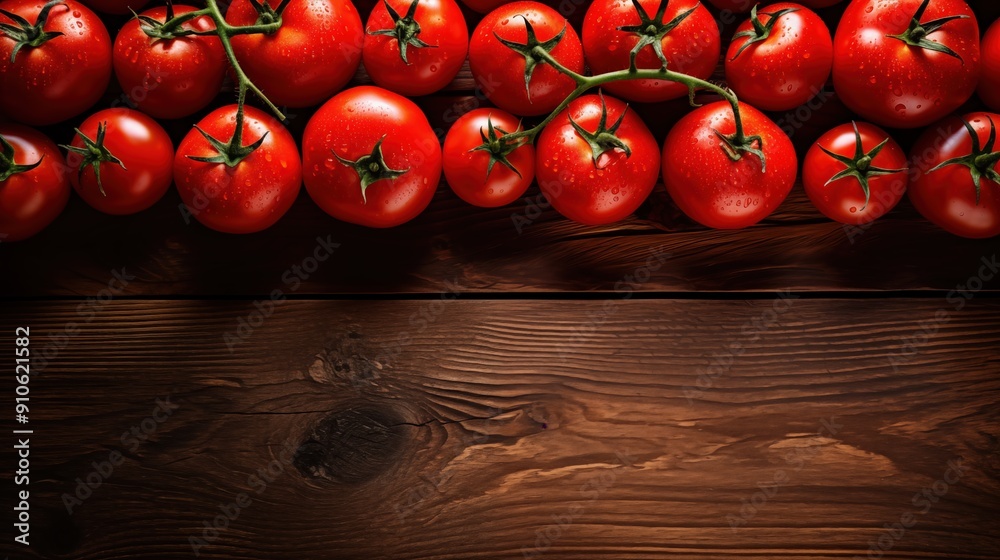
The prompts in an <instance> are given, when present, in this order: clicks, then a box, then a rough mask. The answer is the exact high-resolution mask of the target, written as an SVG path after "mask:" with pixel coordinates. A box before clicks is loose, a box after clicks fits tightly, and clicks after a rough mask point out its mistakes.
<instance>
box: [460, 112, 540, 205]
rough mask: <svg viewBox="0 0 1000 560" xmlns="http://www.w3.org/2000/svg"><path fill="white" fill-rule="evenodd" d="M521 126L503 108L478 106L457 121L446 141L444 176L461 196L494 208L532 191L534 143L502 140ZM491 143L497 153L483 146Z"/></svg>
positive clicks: (471, 202)
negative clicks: (512, 142) (508, 142)
mask: <svg viewBox="0 0 1000 560" xmlns="http://www.w3.org/2000/svg"><path fill="white" fill-rule="evenodd" d="M520 128H521V123H520V122H519V121H518V119H517V117H515V116H514V115H511V114H510V113H507V112H505V111H501V110H500V109H475V110H473V111H470V112H468V113H466V114H464V115H462V117H461V118H459V119H458V120H457V121H455V124H453V125H452V126H451V129H450V130H449V131H448V136H447V137H446V138H445V140H444V176H445V178H447V179H448V185H449V186H450V187H451V190H453V191H455V194H457V195H458V196H459V198H461V199H462V200H464V201H466V202H468V203H469V204H472V205H475V206H481V207H484V208H494V207H497V206H505V205H507V204H510V203H511V202H514V201H515V200H517V199H518V198H520V197H521V195H523V194H524V191H526V190H528V187H529V186H530V185H531V182H532V181H533V180H534V178H535V148H534V146H532V145H531V143H529V142H524V143H521V144H520V145H519V146H515V145H504V144H503V143H502V142H500V138H502V137H503V135H504V134H507V133H511V132H516V131H517V130H519V129H520ZM490 145H493V146H494V147H495V150H496V151H495V152H491V151H489V150H484V149H483V148H484V147H487V148H488V147H489V146H490Z"/></svg>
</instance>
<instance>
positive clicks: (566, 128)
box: [535, 95, 660, 225]
mask: <svg viewBox="0 0 1000 560" xmlns="http://www.w3.org/2000/svg"><path fill="white" fill-rule="evenodd" d="M605 103H606V107H605ZM537 160H538V161H537V162H536V163H535V168H536V169H537V170H538V171H537V173H538V185H539V187H540V188H541V189H542V192H543V193H545V198H546V199H548V201H549V202H550V203H551V204H552V206H553V208H555V209H556V210H557V211H558V212H559V213H560V214H562V215H563V216H566V217H567V218H569V219H571V220H574V221H577V222H580V223H583V224H587V225H602V224H610V223H613V222H617V221H620V220H623V219H625V218H626V217H627V216H629V215H630V214H632V213H633V212H635V210H636V209H637V208H638V207H639V205H641V204H642V203H643V202H644V201H645V200H646V198H647V197H648V196H649V193H651V192H653V187H654V186H655V185H656V179H657V177H659V174H660V149H659V145H658V144H657V142H656V139H655V138H653V134H652V133H651V132H649V129H648V128H646V125H645V124H644V123H643V122H642V119H640V118H639V116H638V115H636V114H635V111H633V110H632V109H629V107H628V105H626V104H625V103H623V102H622V101H619V100H617V99H614V98H610V97H607V98H603V97H601V96H597V95H586V96H583V97H580V98H579V99H576V100H574V101H573V102H572V103H570V105H569V107H567V108H566V110H564V111H563V112H561V113H559V115H558V116H557V117H556V118H555V119H554V120H553V121H552V122H551V123H549V124H548V125H547V126H546V127H545V129H544V130H543V131H542V133H541V135H540V136H539V137H538V156H537Z"/></svg>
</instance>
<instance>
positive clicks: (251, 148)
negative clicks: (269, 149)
mask: <svg viewBox="0 0 1000 560" xmlns="http://www.w3.org/2000/svg"><path fill="white" fill-rule="evenodd" d="M240 101H241V102H242V101H243V100H242V99H240ZM194 128H195V130H197V131H198V132H200V133H201V135H202V136H204V137H205V140H207V141H208V143H209V144H210V145H211V146H212V148H214V149H215V151H216V152H217V155H214V156H210V157H201V156H187V157H188V159H192V160H194V161H200V162H202V163H223V164H225V165H226V167H236V166H237V165H239V164H240V162H242V161H243V160H245V159H246V158H248V157H249V156H250V154H252V153H254V152H255V151H257V148H260V147H261V145H263V144H264V140H265V139H266V138H267V135H268V133H267V132H265V133H264V134H263V135H262V136H261V137H260V139H259V140H257V141H256V142H254V143H253V144H250V145H247V146H244V145H243V104H242V103H240V105H239V108H238V109H237V110H236V129H235V130H234V131H233V136H232V138H230V139H229V141H228V142H223V141H221V140H219V139H217V138H215V137H214V136H212V135H211V134H209V133H207V132H205V131H204V130H202V129H201V128H200V127H199V126H198V125H195V126H194Z"/></svg>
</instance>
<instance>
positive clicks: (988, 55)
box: [979, 19, 1000, 111]
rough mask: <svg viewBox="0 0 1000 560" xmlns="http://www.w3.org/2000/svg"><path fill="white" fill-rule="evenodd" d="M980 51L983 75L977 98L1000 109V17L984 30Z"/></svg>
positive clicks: (996, 109)
mask: <svg viewBox="0 0 1000 560" xmlns="http://www.w3.org/2000/svg"><path fill="white" fill-rule="evenodd" d="M982 52H983V75H982V77H981V78H980V80H979V98H980V99H982V100H983V103H985V104H986V106H987V107H989V108H990V109H993V110H994V111H1000V19H998V20H996V21H994V22H993V25H991V26H990V28H989V29H988V30H987V31H986V35H985V36H984V37H983V43H982Z"/></svg>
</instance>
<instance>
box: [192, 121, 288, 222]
mask: <svg viewBox="0 0 1000 560" xmlns="http://www.w3.org/2000/svg"><path fill="white" fill-rule="evenodd" d="M236 115H237V106H236V105H227V106H225V107H220V108H218V109H216V110H214V111H212V112H211V113H209V114H208V115H206V116H205V118H203V119H201V121H199V122H198V128H200V129H201V130H203V131H204V132H205V133H207V134H209V135H211V136H212V137H213V138H215V139H217V140H219V141H221V142H223V143H226V142H228V141H229V140H230V139H231V138H233V135H234V133H235V132H236ZM242 135H243V137H242V139H240V145H242V146H253V145H257V143H258V142H260V144H259V145H257V148H256V149H254V150H253V151H252V152H251V153H250V154H249V155H247V156H246V157H244V158H242V159H240V160H239V161H238V162H237V161H234V162H230V163H234V165H229V163H226V162H205V161H197V160H194V159H191V158H192V157H198V158H217V157H218V156H219V155H220V154H219V150H217V149H215V148H214V147H212V145H211V144H210V143H209V142H208V140H207V139H206V138H205V136H204V134H202V133H200V132H198V130H197V129H193V130H191V132H188V134H187V136H185V137H184V140H182V141H181V144H180V146H178V147H177V156H176V157H175V158H174V182H175V183H176V184H177V190H178V191H179V192H180V195H181V200H183V201H184V204H185V205H186V206H187V209H188V212H189V213H190V214H191V215H192V216H194V218H195V219H196V220H198V221H199V222H201V223H202V224H204V225H205V226H207V227H209V228H211V229H214V230H216V231H221V232H223V233H255V232H258V231H262V230H265V229H267V228H269V227H271V226H273V225H274V224H275V223H276V222H277V221H278V220H279V219H281V217H282V216H284V215H285V213H286V212H288V209H289V208H291V207H292V203H293V202H295V197H296V196H298V194H299V188H300V187H301V183H302V166H301V164H300V163H299V151H298V149H297V148H296V147H295V140H294V139H293V138H292V135H291V134H289V132H288V130H286V129H285V127H284V126H282V125H281V123H280V122H278V121H277V120H275V119H274V118H273V117H271V116H270V115H269V114H268V113H265V112H264V111H261V110H260V109H256V108H254V107H249V106H248V107H245V108H244V116H243V127H242ZM237 159H239V158H237Z"/></svg>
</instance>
